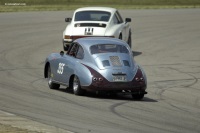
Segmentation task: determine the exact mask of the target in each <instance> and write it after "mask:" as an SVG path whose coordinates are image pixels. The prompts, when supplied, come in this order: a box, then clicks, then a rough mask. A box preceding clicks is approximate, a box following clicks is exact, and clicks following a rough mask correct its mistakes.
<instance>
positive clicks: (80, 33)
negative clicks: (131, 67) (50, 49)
mask: <svg viewBox="0 0 200 133" xmlns="http://www.w3.org/2000/svg"><path fill="white" fill-rule="evenodd" d="M65 21H66V22H68V25H67V26H66V28H65V30H64V32H63V48H64V50H66V51H67V50H68V48H69V46H70V44H71V43H72V42H73V41H74V40H75V39H78V38H82V37H91V36H92V37H112V38H119V39H121V40H124V41H126V42H127V43H128V44H129V46H130V47H131V27H130V25H129V22H131V18H126V19H125V20H123V19H122V17H121V15H120V13H119V12H118V10H117V9H115V8H108V7H84V8H79V9H77V10H75V12H74V15H73V17H72V18H65Z"/></svg>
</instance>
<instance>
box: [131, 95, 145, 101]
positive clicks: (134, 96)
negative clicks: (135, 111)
mask: <svg viewBox="0 0 200 133" xmlns="http://www.w3.org/2000/svg"><path fill="white" fill-rule="evenodd" d="M132 97H133V99H134V100H142V99H143V98H144V94H132Z"/></svg>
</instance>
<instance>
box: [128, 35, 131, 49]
mask: <svg viewBox="0 0 200 133" xmlns="http://www.w3.org/2000/svg"><path fill="white" fill-rule="evenodd" d="M127 43H128V45H129V47H130V48H131V47H132V38H131V33H129V36H128V42H127Z"/></svg>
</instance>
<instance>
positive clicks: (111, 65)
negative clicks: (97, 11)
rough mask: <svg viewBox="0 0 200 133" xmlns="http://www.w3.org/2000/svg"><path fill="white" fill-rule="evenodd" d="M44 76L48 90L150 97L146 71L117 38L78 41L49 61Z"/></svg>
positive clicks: (89, 38) (54, 55)
mask: <svg viewBox="0 0 200 133" xmlns="http://www.w3.org/2000/svg"><path fill="white" fill-rule="evenodd" d="M44 77H45V78H47V79H48V85H49V88H51V89H58V88H59V87H60V85H64V86H67V87H68V88H71V89H72V90H73V92H74V94H75V95H83V94H84V93H85V92H86V91H87V90H89V91H103V92H109V93H111V92H112V93H122V94H130V95H132V97H133V98H134V99H137V100H140V99H142V98H143V97H144V94H147V92H146V87H147V79H146V75H145V73H144V71H143V69H142V68H141V66H139V65H138V64H137V63H136V62H135V61H134V59H133V55H132V51H131V49H130V47H129V45H128V44H127V43H126V42H125V41H122V40H120V39H116V38H108V37H86V38H80V39H77V40H75V41H74V42H73V43H72V44H71V45H70V48H69V50H68V51H67V53H64V52H63V51H61V52H60V53H52V54H50V55H49V56H48V57H47V58H46V61H45V67H44Z"/></svg>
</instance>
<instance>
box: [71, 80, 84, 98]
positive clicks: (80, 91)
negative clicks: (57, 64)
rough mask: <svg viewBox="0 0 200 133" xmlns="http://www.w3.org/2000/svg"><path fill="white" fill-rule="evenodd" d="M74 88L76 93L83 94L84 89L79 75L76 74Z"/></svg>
mask: <svg viewBox="0 0 200 133" xmlns="http://www.w3.org/2000/svg"><path fill="white" fill-rule="evenodd" d="M72 89H73V92H74V94H75V95H78V96H81V95H83V94H84V90H83V89H81V85H80V81H79V78H78V77H77V76H74V79H73V85H72Z"/></svg>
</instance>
